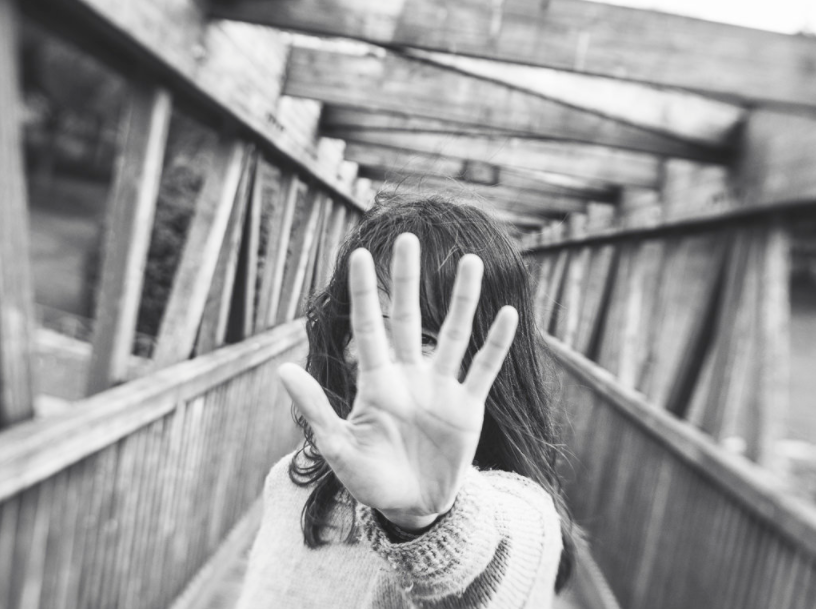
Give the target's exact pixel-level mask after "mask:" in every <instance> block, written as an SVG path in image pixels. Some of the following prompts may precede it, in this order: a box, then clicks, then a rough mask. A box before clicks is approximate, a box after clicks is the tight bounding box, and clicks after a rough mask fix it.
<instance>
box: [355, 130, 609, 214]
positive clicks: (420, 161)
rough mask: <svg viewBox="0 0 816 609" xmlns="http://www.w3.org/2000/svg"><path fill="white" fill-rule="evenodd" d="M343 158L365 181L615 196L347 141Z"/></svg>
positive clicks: (597, 197)
mask: <svg viewBox="0 0 816 609" xmlns="http://www.w3.org/2000/svg"><path fill="white" fill-rule="evenodd" d="M345 158H346V160H349V161H352V162H354V163H357V165H359V175H361V176H362V177H365V178H372V179H374V178H377V179H387V180H391V181H399V180H400V179H402V178H405V177H407V176H417V175H423V176H429V175H431V176H438V177H448V178H454V179H457V180H461V181H463V182H475V183H477V184H483V185H489V186H503V187H505V188H515V189H520V190H525V191H530V192H536V193H539V194H540V195H542V196H556V197H571V198H575V199H583V200H592V201H598V202H612V201H615V200H617V197H618V191H617V190H616V189H613V188H603V187H593V186H591V185H589V184H587V186H586V187H585V188H577V187H570V186H564V185H561V184H558V183H555V182H554V181H547V179H546V178H545V177H543V176H538V175H536V174H535V173H533V172H528V173H526V174H525V173H524V172H523V171H520V170H517V169H513V168H510V167H502V166H499V165H494V164H492V163H484V162H480V161H468V160H464V159H458V158H451V157H446V156H442V155H438V154H428V153H423V152H415V151H408V150H402V149H399V148H389V147H388V146H377V145H376V144H361V143H357V142H349V143H347V144H346V149H345Z"/></svg>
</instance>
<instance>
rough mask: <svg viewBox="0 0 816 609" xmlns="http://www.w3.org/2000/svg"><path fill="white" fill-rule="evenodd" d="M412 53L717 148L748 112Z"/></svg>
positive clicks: (669, 93)
mask: <svg viewBox="0 0 816 609" xmlns="http://www.w3.org/2000/svg"><path fill="white" fill-rule="evenodd" d="M409 54H410V55H411V56H419V57H423V58H426V59H427V60H429V61H433V62H434V63H438V64H443V65H447V66H451V67H454V68H456V69H458V70H462V71H464V72H466V73H468V74H474V75H479V76H482V77H485V78H489V79H491V80H494V81H498V82H503V83H507V84H508V85H510V86H513V87H517V88H519V89H521V90H523V91H530V92H533V93H537V94H539V95H542V96H544V97H547V98H549V99H552V100H556V101H559V102H562V103H566V104H570V105H572V106H576V107H578V108H582V109H584V110H588V111H591V112H597V113H598V114H600V115H602V116H607V117H610V118H615V119H619V120H622V121H625V122H627V123H629V124H632V125H638V126H640V127H644V128H646V129H649V130H654V131H657V132H658V133H666V134H672V135H674V136H677V137H682V138H684V139H686V140H689V141H693V142H699V143H701V144H708V145H710V146H715V147H719V146H724V145H725V146H727V143H728V141H729V139H730V138H731V136H733V134H734V132H735V130H736V128H737V126H738V124H739V122H740V121H741V120H742V119H743V118H744V116H745V114H746V111H745V110H744V109H743V108H742V107H740V106H737V105H735V104H729V103H724V102H722V101H719V100H714V99H711V98H710V97H704V96H702V95H696V94H693V93H687V92H683V91H676V90H669V89H665V88H658V87H651V86H647V85H643V84H641V83H634V82H627V81H622V80H616V79H610V78H598V77H594V76H587V75H586V74H578V73H576V72H565V71H561V70H554V69H549V68H541V67H534V66H527V65H518V64H511V63H507V62H502V61H490V60H485V59H476V58H473V57H465V56H462V55H453V54H446V53H433V52H426V51H418V50H411V51H409Z"/></svg>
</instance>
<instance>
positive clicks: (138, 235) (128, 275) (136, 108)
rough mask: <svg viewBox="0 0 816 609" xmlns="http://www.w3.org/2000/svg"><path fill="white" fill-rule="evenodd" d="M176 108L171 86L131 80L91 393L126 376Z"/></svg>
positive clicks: (98, 315)
mask: <svg viewBox="0 0 816 609" xmlns="http://www.w3.org/2000/svg"><path fill="white" fill-rule="evenodd" d="M171 112H172V101H171V97H170V94H169V93H168V92H167V91H166V90H164V89H160V88H158V87H156V86H153V85H150V84H147V83H143V82H138V83H133V84H132V86H131V90H130V107H129V108H128V112H127V115H126V116H125V119H124V130H123V131H124V141H123V145H122V150H121V153H120V155H119V159H118V163H117V166H116V175H115V177H114V182H113V187H112V189H111V193H112V194H111V198H110V200H109V202H108V211H107V213H108V219H107V222H106V226H105V250H104V261H103V264H102V279H101V282H100V286H99V300H98V303H97V309H96V322H95V325H94V334H93V353H92V356H91V365H90V370H89V374H88V393H89V394H93V393H96V392H97V391H102V390H104V389H107V388H108V387H110V386H111V385H114V384H116V383H117V382H118V381H122V380H125V377H126V375H127V369H128V360H129V358H130V354H131V347H132V344H133V336H134V333H135V332H136V318H137V315H138V312H139V300H140V298H141V296H142V282H143V279H144V268H145V263H146V261H147V252H148V248H149V247H150V235H151V229H152V227H153V217H154V214H155V211H156V200H157V198H158V194H159V183H160V181H161V172H162V164H163V161H164V150H165V145H166V143H167V132H168V128H169V125H170V115H171Z"/></svg>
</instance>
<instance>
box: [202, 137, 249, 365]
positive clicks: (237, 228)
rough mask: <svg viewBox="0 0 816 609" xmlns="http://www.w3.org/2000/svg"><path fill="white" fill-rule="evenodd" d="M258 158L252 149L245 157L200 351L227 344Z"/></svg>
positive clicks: (206, 310)
mask: <svg viewBox="0 0 816 609" xmlns="http://www.w3.org/2000/svg"><path fill="white" fill-rule="evenodd" d="M256 161H257V158H256V156H255V155H254V154H253V153H250V154H249V155H247V156H246V157H245V158H244V166H243V168H242V170H241V179H240V182H239V183H238V190H237V192H236V193H235V201H234V203H233V204H232V211H231V213H230V217H229V221H228V222H227V228H226V231H225V236H224V241H223V243H222V244H221V251H220V252H219V254H218V262H217V263H216V265H215V271H214V273H213V278H212V282H211V283H210V290H209V293H208V294H207V301H206V303H205V305H204V312H203V314H202V316H201V325H200V326H199V329H198V341H197V342H196V355H201V354H203V353H208V352H209V351H212V350H213V349H217V348H218V347H220V346H221V345H223V344H224V340H225V339H226V334H227V323H228V321H229V318H228V316H229V313H230V305H231V304H232V301H233V287H234V286H235V275H236V272H237V264H238V254H239V248H240V247H241V237H242V234H243V228H244V218H245V216H246V208H247V198H248V194H249V191H250V189H251V188H252V179H253V176H254V173H255V165H256Z"/></svg>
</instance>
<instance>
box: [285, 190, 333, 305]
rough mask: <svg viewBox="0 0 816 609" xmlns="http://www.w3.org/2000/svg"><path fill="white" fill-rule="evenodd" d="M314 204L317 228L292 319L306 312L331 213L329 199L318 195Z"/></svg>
mask: <svg viewBox="0 0 816 609" xmlns="http://www.w3.org/2000/svg"><path fill="white" fill-rule="evenodd" d="M315 204H316V205H318V207H319V210H318V218H317V226H316V227H315V231H314V238H313V240H312V244H311V246H310V247H309V257H308V259H307V260H306V273H305V274H304V276H303V284H302V287H301V290H300V298H299V299H298V301H297V306H296V308H295V314H294V315H293V316H292V319H294V318H295V317H300V316H301V315H303V314H304V312H305V310H306V305H307V303H308V301H309V297H310V296H311V295H312V284H313V280H314V277H315V274H316V273H317V268H316V267H317V261H318V256H319V252H320V248H321V246H322V242H323V241H324V240H325V237H326V224H327V222H328V215H329V212H330V211H331V199H329V198H328V197H326V196H325V195H318V198H317V201H315Z"/></svg>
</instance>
